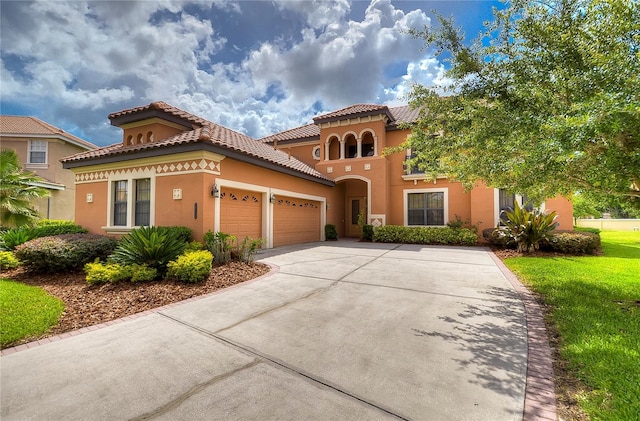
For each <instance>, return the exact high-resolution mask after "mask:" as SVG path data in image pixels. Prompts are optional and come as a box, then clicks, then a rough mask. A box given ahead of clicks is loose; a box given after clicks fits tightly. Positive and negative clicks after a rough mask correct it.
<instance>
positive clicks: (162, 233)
mask: <svg viewBox="0 0 640 421" xmlns="http://www.w3.org/2000/svg"><path fill="white" fill-rule="evenodd" d="M185 246H186V244H185V242H184V241H182V239H181V238H179V237H178V230H174V229H167V228H166V227H140V228H137V229H134V230H132V231H131V232H130V233H129V234H127V235H125V236H124V237H122V238H121V239H120V242H119V243H118V247H117V248H116V250H115V251H114V252H113V254H112V255H111V256H110V257H109V261H110V262H112V263H120V264H121V265H125V266H126V265H132V264H138V265H147V266H149V267H152V268H155V269H157V270H158V272H159V273H161V274H164V273H165V272H166V269H167V264H168V263H169V262H170V261H172V260H175V259H176V258H177V257H178V256H179V255H180V254H182V252H183V251H184V249H185Z"/></svg>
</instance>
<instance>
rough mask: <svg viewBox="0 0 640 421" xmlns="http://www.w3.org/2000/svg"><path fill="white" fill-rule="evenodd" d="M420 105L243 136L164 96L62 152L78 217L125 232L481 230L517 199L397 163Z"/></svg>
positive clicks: (291, 239) (277, 235) (287, 239)
mask: <svg viewBox="0 0 640 421" xmlns="http://www.w3.org/2000/svg"><path fill="white" fill-rule="evenodd" d="M416 117H417V112H416V111H414V110H411V109H410V108H409V107H408V106H401V107H388V106H385V105H373V104H358V105H353V106H350V107H346V108H343V109H341V110H338V111H335V112H331V113H328V114H324V115H321V116H318V117H316V118H314V119H313V123H310V124H307V125H304V126H301V127H297V128H294V129H291V130H287V131H284V132H281V133H277V134H274V135H272V136H268V137H266V138H263V139H258V140H256V139H252V138H250V137H248V136H246V135H243V134H241V133H238V132H235V131H233V130H230V129H228V128H226V127H223V126H220V125H218V124H216V123H213V122H210V121H207V120H205V119H203V118H201V117H198V116H196V115H193V114H191V113H188V112H185V111H183V110H180V109H178V108H176V107H173V106H171V105H168V104H166V103H164V102H153V103H151V104H149V105H145V106H141V107H136V108H132V109H128V110H123V111H119V112H116V113H112V114H110V115H109V119H110V120H111V124H112V125H115V126H117V127H120V128H122V130H123V136H122V141H121V142H119V143H116V144H114V145H111V146H107V147H104V148H101V149H97V150H92V151H87V152H82V153H79V154H76V155H73V156H69V157H67V158H64V159H63V160H62V162H63V165H64V168H67V169H70V170H71V171H73V172H74V174H75V183H76V192H77V195H76V222H77V223H78V224H81V225H83V226H84V227H86V228H88V229H89V230H90V231H91V232H95V233H107V234H122V233H126V232H128V231H129V230H131V229H132V228H134V227H137V226H142V225H164V226H172V225H181V226H187V227H189V228H191V229H192V230H193V233H194V237H195V238H196V239H202V236H203V234H204V233H205V232H207V231H209V230H212V231H222V232H225V233H229V234H233V235H235V236H237V237H238V238H244V237H245V236H249V237H252V238H259V237H260V238H263V239H264V241H265V243H264V244H265V246H266V247H267V248H271V247H277V246H282V245H287V244H296V243H305V242H312V241H319V240H324V225H325V224H334V225H335V226H336V228H337V231H338V235H339V236H343V237H344V236H346V237H357V236H359V235H360V231H359V229H360V227H359V224H358V222H359V219H362V220H363V221H364V222H365V223H369V224H372V225H374V226H381V225H386V224H393V225H408V226H444V225H446V224H447V223H448V222H449V221H453V220H455V219H457V218H459V219H461V220H462V221H469V222H470V223H471V224H473V225H476V226H477V227H478V228H479V229H480V230H481V229H484V228H488V227H494V226H496V224H497V223H498V222H499V218H500V216H499V215H500V211H501V209H504V208H506V207H512V206H513V203H514V201H515V200H519V201H521V200H522V198H521V197H519V196H516V195H512V194H507V193H506V192H504V191H501V190H499V189H495V188H493V187H489V186H486V185H483V184H479V185H477V186H475V187H474V188H473V189H471V190H470V191H465V190H464V188H463V187H462V184H461V183H459V182H456V181H453V180H448V179H446V178H438V179H437V180H429V179H427V177H426V175H425V174H423V173H419V172H417V171H414V170H412V169H411V168H406V166H405V160H406V158H407V156H410V151H406V153H397V154H392V155H388V156H385V155H383V154H382V151H383V149H384V148H386V147H389V146H397V145H399V144H401V143H402V142H403V141H404V140H405V139H406V138H407V136H408V135H409V134H410V130H407V129H404V128H400V127H399V123H402V122H406V123H411V122H412V121H414V120H415V118H416ZM543 206H544V208H545V209H547V210H555V211H557V212H558V214H559V219H558V222H559V224H560V225H559V228H562V229H571V227H572V223H573V220H572V217H573V215H572V213H573V210H572V205H571V202H570V201H568V200H567V199H565V198H563V197H556V198H551V199H548V200H547V201H546V202H545V203H544V205H543Z"/></svg>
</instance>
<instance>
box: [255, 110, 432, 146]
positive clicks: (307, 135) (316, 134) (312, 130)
mask: <svg viewBox="0 0 640 421" xmlns="http://www.w3.org/2000/svg"><path fill="white" fill-rule="evenodd" d="M383 113H384V114H386V115H387V117H388V118H389V122H388V123H387V128H388V129H390V130H393V129H395V128H397V126H398V124H400V123H413V122H415V121H416V119H417V118H418V115H419V114H420V110H419V109H412V108H411V107H410V106H409V105H402V106H399V107H392V108H389V107H387V106H386V105H376V104H356V105H351V106H349V107H345V108H342V109H340V110H338V111H333V112H331V113H328V114H323V115H321V116H318V117H316V118H314V119H313V121H314V122H313V123H311V124H307V125H304V126H300V127H296V128H293V129H289V130H285V131H283V132H280V133H275V134H272V135H270V136H266V137H263V138H261V139H259V140H260V141H261V142H265V143H273V142H274V141H275V140H277V141H278V142H283V143H297V142H304V141H307V140H314V139H319V138H320V127H319V126H318V124H320V123H325V122H329V121H338V120H342V119H344V118H353V117H363V116H369V115H378V114H383Z"/></svg>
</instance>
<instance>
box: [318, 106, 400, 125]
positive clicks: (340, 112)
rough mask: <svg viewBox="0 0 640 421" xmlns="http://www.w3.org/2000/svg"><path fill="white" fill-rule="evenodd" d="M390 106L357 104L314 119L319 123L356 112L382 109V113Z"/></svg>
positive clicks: (362, 112)
mask: <svg viewBox="0 0 640 421" xmlns="http://www.w3.org/2000/svg"><path fill="white" fill-rule="evenodd" d="M388 110H389V108H388V107H387V106H386V105H379V104H355V105H350V106H348V107H345V108H342V109H340V110H337V111H333V112H330V113H328V114H322V115H319V116H317V117H315V118H314V119H313V121H314V122H315V123H316V124H317V123H319V122H323V121H326V120H334V119H337V118H340V117H347V116H351V115H356V114H369V113H372V112H376V111H380V114H382V113H383V112H386V111H388Z"/></svg>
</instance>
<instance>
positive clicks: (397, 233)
mask: <svg viewBox="0 0 640 421" xmlns="http://www.w3.org/2000/svg"><path fill="white" fill-rule="evenodd" d="M373 241H375V242H378V243H405V244H448V245H465V246H472V245H475V244H476V243H477V242H478V235H477V234H476V233H475V232H473V231H472V230H470V229H468V228H450V227H404V226H399V225H384V226H382V227H378V228H376V229H375V231H374V233H373Z"/></svg>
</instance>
